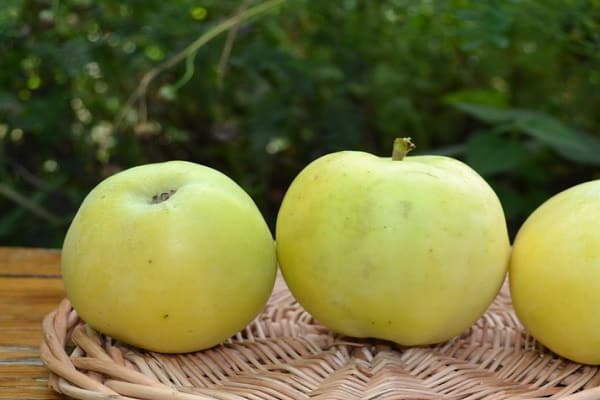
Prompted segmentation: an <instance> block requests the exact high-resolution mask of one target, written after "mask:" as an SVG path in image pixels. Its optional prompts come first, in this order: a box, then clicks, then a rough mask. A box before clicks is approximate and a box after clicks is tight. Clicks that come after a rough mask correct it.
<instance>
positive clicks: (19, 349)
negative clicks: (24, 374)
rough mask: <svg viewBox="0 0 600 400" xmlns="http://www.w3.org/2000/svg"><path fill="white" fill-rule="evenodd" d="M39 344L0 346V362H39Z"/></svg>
mask: <svg viewBox="0 0 600 400" xmlns="http://www.w3.org/2000/svg"><path fill="white" fill-rule="evenodd" d="M38 346H39V343H36V345H35V346H14V345H8V346H0V362H3V361H21V362H26V361H39V359H40V350H39V347H38Z"/></svg>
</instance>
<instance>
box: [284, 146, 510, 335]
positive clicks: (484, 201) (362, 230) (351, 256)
mask: <svg viewBox="0 0 600 400" xmlns="http://www.w3.org/2000/svg"><path fill="white" fill-rule="evenodd" d="M410 145H412V143H410V141H409V140H406V139H403V140H400V139H398V140H397V141H396V143H395V148H394V154H393V157H392V158H389V157H384V158H380V157H376V156H374V155H372V154H368V153H364V152H356V151H342V152H337V153H333V154H329V155H326V156H323V157H321V158H319V159H317V160H316V161H313V162H312V163H311V164H310V165H308V166H307V167H306V168H305V169H304V170H303V171H302V172H300V174H299V175H298V176H297V177H296V179H295V180H294V181H293V183H292V184H291V186H290V187H289V189H288V191H287V193H286V195H285V198H284V200H283V204H282V206H281V209H280V211H279V215H278V217H277V227H276V242H277V255H278V259H279V263H280V268H281V270H282V272H283V275H284V278H285V280H286V282H287V284H288V286H289V288H290V290H291V291H292V293H293V294H294V296H295V297H296V299H297V300H298V301H299V302H300V303H301V304H302V305H303V306H304V307H305V308H306V310H307V311H308V312H309V313H311V314H312V315H313V316H314V317H315V318H316V319H317V320H319V321H320V322H322V323H323V324H324V325H326V326H328V327H329V328H331V329H333V330H335V331H337V332H340V333H342V334H345V335H349V336H354V337H375V338H380V339H387V340H390V341H394V342H396V343H399V344H401V345H423V344H431V343H438V342H441V341H445V340H447V339H449V338H451V337H453V336H455V335H458V334H459V333H461V332H463V331H464V330H465V329H467V328H468V327H470V326H471V325H472V324H473V323H474V322H475V321H476V320H477V319H478V318H479V317H480V316H481V315H482V314H483V312H484V311H485V310H486V308H487V307H488V306H489V304H490V303H491V302H492V300H493V299H494V297H495V296H496V294H497V292H498V290H499V288H500V287H501V285H502V283H503V281H504V279H505V274H506V269H507V263H508V258H509V253H510V245H509V239H508V234H507V229H506V221H505V218H504V214H503V211H502V207H501V205H500V202H499V200H498V198H497V196H496V194H495V193H494V191H493V190H492V189H491V188H490V186H488V184H487V183H486V182H485V181H484V180H483V178H481V177H480V176H479V175H478V174H477V173H476V172H475V171H473V170H472V169H471V168H469V167H468V166H467V165H465V164H463V163H461V162H459V161H457V160H455V159H452V158H448V157H441V156H414V157H404V155H405V153H406V152H407V151H408V150H409V149H410V147H409V146H410Z"/></svg>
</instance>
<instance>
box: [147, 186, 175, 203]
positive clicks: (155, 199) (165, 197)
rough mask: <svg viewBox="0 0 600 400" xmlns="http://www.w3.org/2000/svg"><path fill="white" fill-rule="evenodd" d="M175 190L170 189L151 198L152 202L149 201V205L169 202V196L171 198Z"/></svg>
mask: <svg viewBox="0 0 600 400" xmlns="http://www.w3.org/2000/svg"><path fill="white" fill-rule="evenodd" d="M175 192H176V190H175V189H171V190H169V191H168V192H162V193H159V194H155V195H154V196H152V201H150V203H151V204H158V203H162V202H163V201H167V200H169V198H170V197H171V196H173V195H174V194H175Z"/></svg>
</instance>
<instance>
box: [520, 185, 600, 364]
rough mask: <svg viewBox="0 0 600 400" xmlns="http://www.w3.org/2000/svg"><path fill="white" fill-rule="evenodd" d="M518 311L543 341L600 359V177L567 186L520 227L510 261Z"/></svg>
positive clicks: (589, 360)
mask: <svg viewBox="0 0 600 400" xmlns="http://www.w3.org/2000/svg"><path fill="white" fill-rule="evenodd" d="M509 280H510V291H511V296H512V301H513V305H514V308H515V311H516V313H517V316H518V317H519V320H520V321H521V323H522V324H523V325H524V326H525V328H526V329H527V330H528V331H529V332H530V333H531V335H532V336H533V337H534V338H536V339H537V340H538V341H539V342H541V343H542V344H544V345H545V346H546V347H548V348H549V349H550V350H552V351H553V352H555V353H557V354H559V355H561V356H563V357H565V358H568V359H571V360H573V361H576V362H580V363H584V364H600V312H599V309H600V180H595V181H591V182H587V183H583V184H579V185H577V186H573V187H572V188H570V189H567V190H565V191H563V192H561V193H559V194H557V195H555V196H553V197H552V198H550V199H549V200H547V201H546V202H545V203H544V204H542V205H541V206H540V207H538V208H537V209H536V210H535V211H534V212H533V213H532V214H531V215H530V216H529V218H528V219H527V220H526V221H525V223H524V224H523V226H522V227H521V228H520V229H519V232H518V233H517V236H516V238H515V242H514V247H513V253H512V256H511V261H510V267H509Z"/></svg>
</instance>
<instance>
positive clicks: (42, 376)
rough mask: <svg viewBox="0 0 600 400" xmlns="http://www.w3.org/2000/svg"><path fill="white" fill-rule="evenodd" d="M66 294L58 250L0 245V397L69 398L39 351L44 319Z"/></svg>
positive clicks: (56, 399)
mask: <svg viewBox="0 0 600 400" xmlns="http://www.w3.org/2000/svg"><path fill="white" fill-rule="evenodd" d="M63 297H64V290H63V285H62V280H61V276H60V252H59V251H58V250H39V249H24V248H6V247H4V248H3V247H0V399H15V400H16V399H19V400H22V399H54V400H58V399H66V397H64V396H61V395H58V394H56V393H55V392H53V391H52V390H51V389H49V388H48V385H47V377H48V372H47V370H46V368H45V367H44V365H43V364H42V362H41V361H40V356H39V345H40V343H41V340H42V325H41V323H42V318H43V317H44V315H46V314H47V313H48V312H49V311H51V310H52V309H53V308H55V307H56V306H57V305H58V303H59V301H60V300H61V299H62V298H63Z"/></svg>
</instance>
